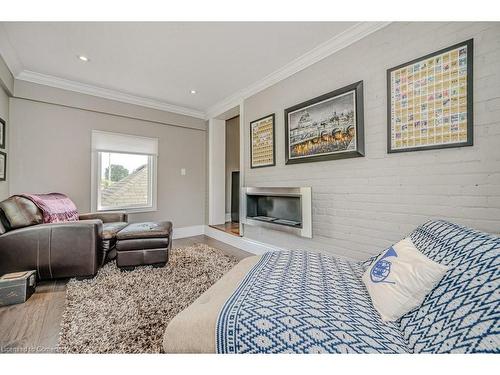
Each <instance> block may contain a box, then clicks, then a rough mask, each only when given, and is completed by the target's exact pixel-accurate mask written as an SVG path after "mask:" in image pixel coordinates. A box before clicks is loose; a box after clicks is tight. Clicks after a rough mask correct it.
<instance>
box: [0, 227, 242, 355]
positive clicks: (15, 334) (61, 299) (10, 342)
mask: <svg viewBox="0 0 500 375" xmlns="http://www.w3.org/2000/svg"><path fill="white" fill-rule="evenodd" d="M197 243H204V244H207V245H208V246H212V247H215V248H218V249H220V250H222V251H224V252H225V253H226V254H228V255H233V256H235V257H237V258H238V259H243V258H246V257H248V256H251V255H252V254H250V253H247V252H246V251H243V250H240V249H238V248H236V247H233V246H231V245H227V244H225V243H223V242H220V241H217V240H215V239H213V238H210V237H207V236H204V235H201V236H194V237H188V238H182V239H177V240H174V242H173V247H185V246H192V245H194V244H197ZM67 282H68V280H54V281H44V282H40V283H39V284H38V286H37V288H36V292H35V294H33V295H32V296H31V297H30V299H28V301H26V302H25V303H22V304H18V305H12V306H5V307H0V353H50V352H55V351H56V350H57V342H58V339H59V325H60V323H61V318H62V314H63V312H64V304H65V301H66V283H67Z"/></svg>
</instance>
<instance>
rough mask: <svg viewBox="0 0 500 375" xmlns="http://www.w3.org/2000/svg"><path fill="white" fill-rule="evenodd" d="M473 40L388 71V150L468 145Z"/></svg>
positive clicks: (471, 130)
mask: <svg viewBox="0 0 500 375" xmlns="http://www.w3.org/2000/svg"><path fill="white" fill-rule="evenodd" d="M472 56H473V40H472V39H470V40H467V41H465V42H462V43H458V44H455V45H453V46H451V47H448V48H445V49H442V50H439V51H437V52H434V53H431V54H429V55H426V56H424V57H421V58H418V59H415V60H412V61H410V62H407V63H405V64H402V65H399V66H396V67H394V68H392V69H389V70H387V103H388V105H387V152H388V153H393V152H406V151H419V150H429V149H438V148H448V147H462V146H472V144H473V127H472V121H473V113H472V109H473V108H472V82H473V81H472Z"/></svg>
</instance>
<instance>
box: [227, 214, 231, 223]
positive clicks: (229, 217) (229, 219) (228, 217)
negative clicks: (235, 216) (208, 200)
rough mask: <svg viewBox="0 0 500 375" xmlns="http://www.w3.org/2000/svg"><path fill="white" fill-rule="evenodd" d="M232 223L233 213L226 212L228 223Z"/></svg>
mask: <svg viewBox="0 0 500 375" xmlns="http://www.w3.org/2000/svg"><path fill="white" fill-rule="evenodd" d="M228 221H231V212H226V223H227V222H228Z"/></svg>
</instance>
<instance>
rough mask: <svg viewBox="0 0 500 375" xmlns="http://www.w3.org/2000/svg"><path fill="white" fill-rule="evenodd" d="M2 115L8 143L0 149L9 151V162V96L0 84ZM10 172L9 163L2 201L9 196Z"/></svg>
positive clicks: (1, 184)
mask: <svg viewBox="0 0 500 375" xmlns="http://www.w3.org/2000/svg"><path fill="white" fill-rule="evenodd" d="M0 117H1V118H2V119H3V120H4V121H5V122H6V134H5V135H4V136H5V137H6V145H5V149H0V151H3V152H5V153H7V162H9V161H10V155H9V152H8V149H9V147H10V145H9V143H10V142H9V137H8V135H9V132H10V126H11V125H10V121H9V97H8V96H7V93H6V92H5V90H4V89H3V87H2V86H0ZM9 172H10V168H9V166H8V165H7V180H6V181H0V201H1V200H3V199H5V198H7V197H8V196H9Z"/></svg>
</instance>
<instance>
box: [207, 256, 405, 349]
mask: <svg viewBox="0 0 500 375" xmlns="http://www.w3.org/2000/svg"><path fill="white" fill-rule="evenodd" d="M362 273H363V268H362V266H361V263H356V262H349V261H346V260H342V259H338V258H334V257H332V256H327V255H321V254H316V253H310V252H303V251H290V252H289V251H286V252H272V253H266V254H264V255H263V256H262V259H261V260H260V261H259V263H258V264H257V265H256V266H255V267H254V268H253V269H252V271H251V272H250V273H249V274H248V275H247V276H246V278H245V279H244V280H243V281H242V283H241V284H240V286H239V287H238V289H237V290H236V291H235V293H234V294H233V295H232V297H231V298H230V299H229V300H228V301H227V302H226V304H225V305H224V307H223V308H222V310H221V313H220V315H219V319H218V323H217V352H218V353H405V352H408V349H407V345H406V343H405V340H404V338H403V335H402V333H401V331H400V329H399V326H398V325H397V324H395V323H384V322H382V320H381V319H380V317H379V315H378V313H377V312H376V311H375V309H374V307H373V305H372V303H371V300H370V297H369V295H368V293H367V291H366V289H365V287H364V285H363V282H362V281H361V275H362Z"/></svg>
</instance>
